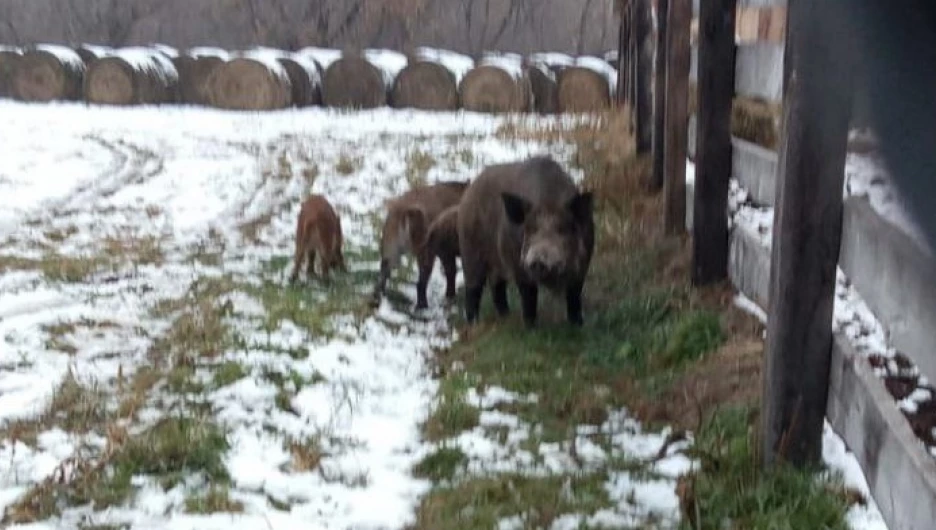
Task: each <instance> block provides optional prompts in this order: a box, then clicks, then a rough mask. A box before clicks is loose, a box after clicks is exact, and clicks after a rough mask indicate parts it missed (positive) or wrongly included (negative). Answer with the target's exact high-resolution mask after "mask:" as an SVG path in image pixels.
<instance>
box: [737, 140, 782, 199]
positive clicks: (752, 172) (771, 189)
mask: <svg viewBox="0 0 936 530" xmlns="http://www.w3.org/2000/svg"><path fill="white" fill-rule="evenodd" d="M731 144H732V147H733V149H732V164H731V174H732V176H733V177H734V178H735V179H737V180H738V184H740V185H741V187H742V188H744V189H745V190H747V192H748V193H749V194H750V196H751V200H752V201H753V202H754V203H755V204H757V205H758V206H773V205H774V202H775V196H776V192H777V166H778V159H777V152H776V151H772V150H770V149H767V148H765V147H761V146H759V145H757V144H754V143H751V142H748V141H747V140H742V139H740V138H732V140H731Z"/></svg>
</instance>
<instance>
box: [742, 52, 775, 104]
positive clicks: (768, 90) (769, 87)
mask: <svg viewBox="0 0 936 530" xmlns="http://www.w3.org/2000/svg"><path fill="white" fill-rule="evenodd" d="M735 93H736V94H737V95H738V96H746V97H751V98H760V99H763V100H766V101H781V100H782V99H783V44H775V43H769V42H757V43H749V44H742V45H739V46H738V52H737V58H736V59H735Z"/></svg>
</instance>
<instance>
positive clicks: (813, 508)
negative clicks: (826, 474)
mask: <svg viewBox="0 0 936 530" xmlns="http://www.w3.org/2000/svg"><path fill="white" fill-rule="evenodd" d="M755 418H756V415H755V414H752V409H750V408H747V407H735V408H730V409H724V410H721V411H718V412H716V413H715V414H713V415H712V416H711V418H710V419H709V421H708V422H706V423H705V424H704V425H703V428H702V429H701V430H700V431H699V432H698V433H697V434H696V441H695V446H694V448H693V453H695V454H696V455H697V456H698V457H699V458H700V460H701V462H702V466H701V469H700V470H699V471H698V472H696V473H695V474H694V475H693V476H692V478H691V479H690V484H691V488H690V491H691V493H690V494H689V495H688V497H689V498H688V499H683V502H684V503H688V510H687V511H689V512H690V513H695V514H698V516H699V517H700V519H699V520H697V521H692V522H690V521H684V524H683V528H686V529H687V530H689V529H693V528H701V529H718V528H725V527H726V525H727V527H731V528H823V529H829V530H845V529H846V528H847V525H846V524H845V518H844V517H845V513H846V511H847V510H848V503H847V498H846V496H845V495H841V494H836V493H835V490H836V489H838V490H842V486H841V484H840V483H838V481H832V483H831V484H830V483H829V482H823V481H821V480H818V479H817V477H816V471H817V470H806V471H801V470H794V469H792V468H789V467H786V466H782V465H781V466H780V467H778V468H776V469H774V470H772V471H770V472H764V471H761V470H760V466H759V464H760V459H759V457H758V454H757V448H758V442H757V440H755V439H754V437H753V436H752V433H753V432H755V431H756V429H757V424H756V421H755ZM691 523H694V525H693V524H691Z"/></svg>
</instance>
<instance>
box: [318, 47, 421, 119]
mask: <svg viewBox="0 0 936 530" xmlns="http://www.w3.org/2000/svg"><path fill="white" fill-rule="evenodd" d="M405 66H406V56H405V55H403V54H402V53H399V52H395V51H390V50H365V51H364V53H363V54H359V53H352V52H346V53H342V54H341V57H340V58H339V59H336V60H334V61H333V62H332V63H331V64H330V65H328V67H327V68H326V69H325V78H324V79H323V81H322V102H323V103H324V104H325V105H326V106H329V107H337V108H355V109H371V108H376V107H381V106H383V105H386V104H387V100H388V92H389V91H390V89H391V88H392V86H393V81H394V78H396V76H397V74H398V73H399V72H400V70H402V69H403V68H404V67H405Z"/></svg>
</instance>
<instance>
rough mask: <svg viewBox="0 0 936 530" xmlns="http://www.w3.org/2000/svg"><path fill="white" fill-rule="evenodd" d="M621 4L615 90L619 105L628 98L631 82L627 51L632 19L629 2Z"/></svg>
mask: <svg viewBox="0 0 936 530" xmlns="http://www.w3.org/2000/svg"><path fill="white" fill-rule="evenodd" d="M619 5H620V6H621V8H620V9H621V12H620V17H621V23H620V26H619V27H618V60H617V63H618V68H617V90H615V94H614V99H615V102H616V103H617V104H618V105H621V104H623V103H624V102H625V101H626V100H627V83H628V82H629V79H628V76H627V65H628V63H629V61H628V57H627V52H628V46H627V44H628V42H630V21H629V17H628V13H629V9H630V7H629V2H625V1H622V2H621V3H620V4H619Z"/></svg>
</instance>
